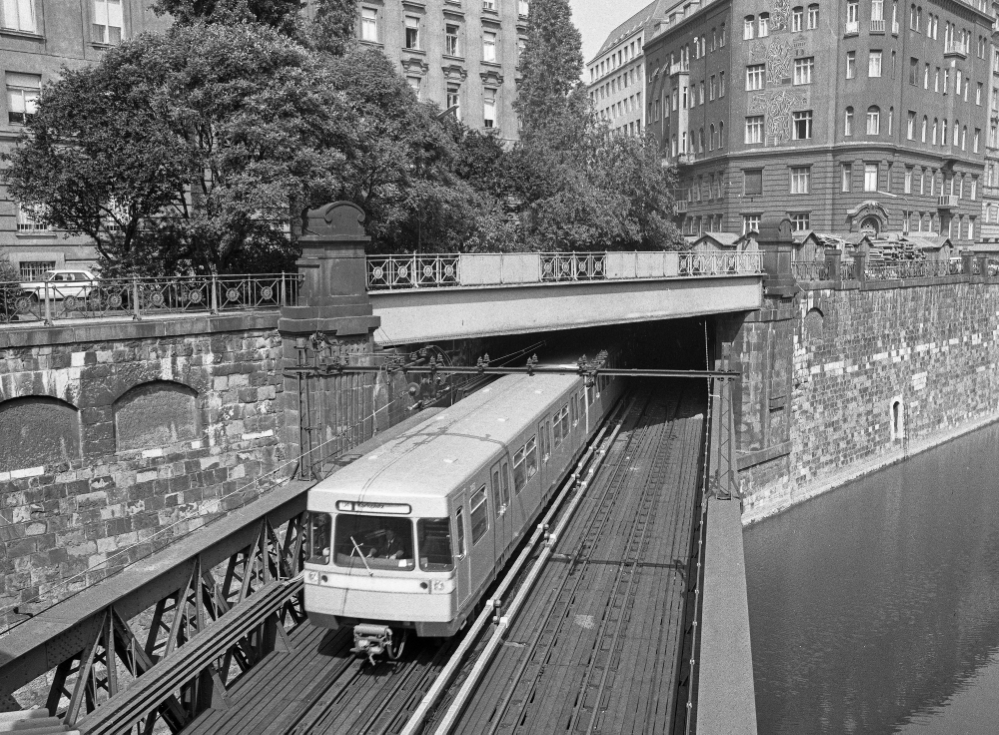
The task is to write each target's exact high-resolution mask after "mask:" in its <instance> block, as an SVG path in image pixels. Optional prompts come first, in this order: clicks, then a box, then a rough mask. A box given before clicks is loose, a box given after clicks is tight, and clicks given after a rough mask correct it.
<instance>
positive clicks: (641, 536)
mask: <svg viewBox="0 0 999 735" xmlns="http://www.w3.org/2000/svg"><path fill="white" fill-rule="evenodd" d="M683 399H684V396H683V394H682V393H681V395H680V398H679V400H678V401H677V404H676V408H675V409H674V411H673V416H672V418H667V419H666V421H665V422H664V430H663V431H662V432H661V436H659V437H657V438H658V441H657V442H656V443H655V444H654V450H655V449H661V448H662V444H663V443H664V442H665V443H667V444H669V443H672V442H673V441H674V440H675V439H676V437H677V433H678V432H677V421H676V416H677V414H678V413H679V411H680V406H681V405H682V403H683ZM656 433H659V432H656ZM653 436H655V434H653ZM652 459H653V462H652V466H651V467H650V468H649V472H648V473H647V474H646V477H645V481H644V483H643V485H644V486H643V487H642V490H641V494H640V496H639V498H638V501H637V503H635V509H636V511H638V512H636V514H635V516H634V519H633V523H632V526H631V528H630V529H629V532H628V539H627V540H626V542H625V548H624V554H623V555H622V556H623V557H625V558H624V559H623V560H622V561H621V563H620V564H619V565H618V568H617V569H616V570H615V574H614V585H613V589H612V590H611V593H610V595H609V596H608V598H607V606H608V607H610V606H611V603H612V601H613V600H614V599H615V598H616V597H619V596H620V595H621V593H620V586H621V584H622V580H623V578H624V576H625V575H626V574H627V575H628V576H627V581H625V582H624V584H625V589H624V593H623V599H622V605H621V615H620V617H618V619H617V621H616V624H615V625H614V635H613V637H612V638H611V646H610V650H611V651H615V650H617V642H618V640H619V639H620V636H621V631H622V629H623V628H624V627H625V620H626V616H625V614H624V611H625V610H626V609H627V607H626V606H627V602H628V600H630V599H632V598H633V597H634V591H637V590H636V588H635V582H636V580H637V579H638V576H639V575H638V574H637V572H636V567H637V565H638V563H639V560H640V558H641V553H642V551H643V549H645V547H646V546H647V544H648V537H649V531H650V530H651V529H652V528H653V527H654V526H655V521H656V517H657V516H656V513H657V512H658V511H659V506H660V503H661V501H662V496H663V493H661V492H660V490H661V488H662V482H663V480H664V479H665V477H666V472H667V469H668V467H669V458H668V456H666V454H665V452H663V451H656V453H655V454H654V455H653V457H652ZM643 509H645V510H646V513H645V514H644V515H642V514H641V511H642V510H643ZM636 534H637V543H636ZM629 552H631V555H632V557H633V558H631V559H627V557H628V555H629ZM610 623H611V621H610V619H609V618H608V617H607V616H606V615H605V616H604V617H603V619H602V620H601V621H600V629H599V630H598V632H597V641H598V642H599V641H601V640H604V639H605V630H606V628H607V627H608V626H609V625H610ZM598 660H599V656H593V657H592V658H591V659H590V662H589V666H588V667H587V670H586V675H585V676H584V678H583V681H582V685H581V687H580V690H579V691H580V694H581V696H579V697H578V699H577V701H576V706H575V707H574V708H573V713H572V718H571V720H570V723H569V726H568V727H567V728H566V729H567V730H568V731H569V732H575V731H576V726H577V723H578V722H579V720H580V718H581V717H582V716H583V710H584V705H585V703H586V689H587V687H588V685H589V682H590V680H591V678H592V676H593V672H594V670H595V669H596V664H597V661H598ZM610 669H611V660H610V659H608V660H607V661H605V662H604V666H603V670H602V672H601V675H600V683H599V686H598V688H597V693H596V696H595V697H594V698H593V710H592V711H591V712H590V723H589V725H588V726H587V727H586V729H585V732H588V733H589V732H593V728H594V727H595V726H596V724H597V716H598V715H599V714H600V700H601V698H602V697H603V693H604V689H605V688H606V686H607V674H608V673H609V672H610Z"/></svg>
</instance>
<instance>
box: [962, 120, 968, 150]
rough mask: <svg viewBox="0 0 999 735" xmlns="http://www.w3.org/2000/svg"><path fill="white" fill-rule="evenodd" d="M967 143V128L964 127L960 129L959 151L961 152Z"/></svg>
mask: <svg viewBox="0 0 999 735" xmlns="http://www.w3.org/2000/svg"><path fill="white" fill-rule="evenodd" d="M967 142H968V126H967V125H965V126H963V127H962V128H961V150H962V151H963V150H964V149H965V148H964V146H965V145H966V144H967Z"/></svg>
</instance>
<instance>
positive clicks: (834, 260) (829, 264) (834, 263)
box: [825, 248, 843, 281]
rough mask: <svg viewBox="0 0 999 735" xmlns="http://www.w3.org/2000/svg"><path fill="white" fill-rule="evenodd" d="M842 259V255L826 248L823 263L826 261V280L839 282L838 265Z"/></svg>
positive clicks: (837, 251)
mask: <svg viewBox="0 0 999 735" xmlns="http://www.w3.org/2000/svg"><path fill="white" fill-rule="evenodd" d="M842 259H843V253H842V252H840V251H839V250H836V249H835V248H826V251H825V261H826V278H827V279H828V280H830V281H840V280H842V279H841V277H840V267H839V265H840V263H841V262H842Z"/></svg>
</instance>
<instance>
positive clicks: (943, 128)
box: [940, 118, 947, 145]
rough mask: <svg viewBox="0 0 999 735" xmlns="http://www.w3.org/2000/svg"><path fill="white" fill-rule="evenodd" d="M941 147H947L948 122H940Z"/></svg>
mask: <svg viewBox="0 0 999 735" xmlns="http://www.w3.org/2000/svg"><path fill="white" fill-rule="evenodd" d="M940 145H947V120H946V118H945V119H943V120H941V121H940Z"/></svg>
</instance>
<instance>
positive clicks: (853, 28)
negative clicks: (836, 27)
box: [846, 20, 860, 36]
mask: <svg viewBox="0 0 999 735" xmlns="http://www.w3.org/2000/svg"><path fill="white" fill-rule="evenodd" d="M858 33H860V21H856V20H848V21H847V22H846V35H847V36H856V35H857V34H858Z"/></svg>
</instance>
